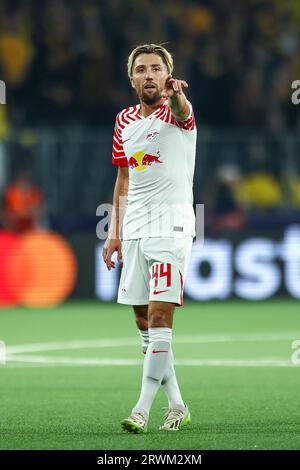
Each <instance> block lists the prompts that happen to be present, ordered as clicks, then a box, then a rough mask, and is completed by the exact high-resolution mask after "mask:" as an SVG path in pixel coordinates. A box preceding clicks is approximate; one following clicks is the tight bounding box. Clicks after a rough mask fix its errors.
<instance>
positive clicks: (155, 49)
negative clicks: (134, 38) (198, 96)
mask: <svg viewBox="0 0 300 470" xmlns="http://www.w3.org/2000/svg"><path fill="white" fill-rule="evenodd" d="M140 54H157V55H159V56H160V57H161V58H162V60H163V62H164V63H165V65H166V67H167V69H168V73H172V72H173V68H174V66H173V58H172V55H171V54H170V52H168V51H167V49H165V48H164V47H163V46H161V45H159V44H143V45H141V46H137V47H136V48H135V49H133V51H132V52H131V53H130V55H129V57H128V61H127V73H128V77H129V78H131V77H132V69H133V64H134V61H135V59H136V58H137V56H139V55H140Z"/></svg>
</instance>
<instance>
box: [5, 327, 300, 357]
mask: <svg viewBox="0 0 300 470" xmlns="http://www.w3.org/2000/svg"><path fill="white" fill-rule="evenodd" d="M298 338H299V339H300V332H296V331H294V332H285V333H249V334H243V333H235V334H215V335H178V336H177V335H174V344H175V345H176V344H200V343H202V344H205V343H237V342H257V341H259V342H261V341H262V342H264V341H286V340H294V339H298ZM138 344H139V339H138V337H132V338H115V339H111V338H107V339H92V340H75V341H61V342H49V343H33V344H21V345H15V346H7V347H6V352H7V354H20V353H31V352H41V351H43V352H44V351H63V350H71V349H93V348H112V347H117V348H118V347H123V346H137V345H138Z"/></svg>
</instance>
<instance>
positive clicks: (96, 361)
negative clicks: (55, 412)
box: [4, 355, 295, 367]
mask: <svg viewBox="0 0 300 470" xmlns="http://www.w3.org/2000/svg"><path fill="white" fill-rule="evenodd" d="M7 363H9V364H8V365H16V364H17V363H19V364H20V363H22V364H23V365H24V366H25V365H29V364H35V365H37V366H38V365H56V366H141V365H142V364H143V360H142V359H121V358H105V359H100V358H73V357H49V356H37V355H34V356H29V355H24V356H22V355H17V356H14V355H11V356H8V357H7ZM20 365H21V364H20ZM175 366H196V367H201V366H209V367H211V366H214V367H226V366H227V367H295V365H294V364H293V363H292V362H291V361H290V360H286V359H280V358H258V359H177V360H175ZM4 367H5V366H4Z"/></svg>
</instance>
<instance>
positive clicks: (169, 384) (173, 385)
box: [161, 347, 184, 408]
mask: <svg viewBox="0 0 300 470" xmlns="http://www.w3.org/2000/svg"><path fill="white" fill-rule="evenodd" d="M161 385H162V387H163V389H164V391H165V394H166V395H167V397H168V401H169V408H175V407H176V406H178V405H181V406H184V401H183V399H182V396H181V393H180V389H179V386H178V383H177V378H176V373H175V369H174V356H173V351H172V347H171V348H170V353H169V356H168V364H167V370H166V373H165V376H164V378H163V379H162V382H161Z"/></svg>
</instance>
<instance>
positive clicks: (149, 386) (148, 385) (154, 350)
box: [132, 328, 172, 415]
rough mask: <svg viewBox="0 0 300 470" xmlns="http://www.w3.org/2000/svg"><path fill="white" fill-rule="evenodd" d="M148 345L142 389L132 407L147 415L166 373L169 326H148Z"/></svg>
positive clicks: (169, 339) (170, 337) (170, 336)
mask: <svg viewBox="0 0 300 470" xmlns="http://www.w3.org/2000/svg"><path fill="white" fill-rule="evenodd" d="M148 333H149V346H148V349H147V352H146V355H145V359H144V368H143V380H142V390H141V394H140V398H139V400H138V402H137V404H136V405H135V407H134V408H133V410H132V411H133V412H135V411H138V410H139V411H144V412H146V413H147V415H149V412H150V408H151V406H152V403H153V401H154V398H155V395H156V393H157V391H158V389H159V387H160V384H161V381H162V379H163V377H164V375H165V373H166V369H167V363H168V355H169V351H170V347H171V341H172V330H171V328H149V330H148Z"/></svg>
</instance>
